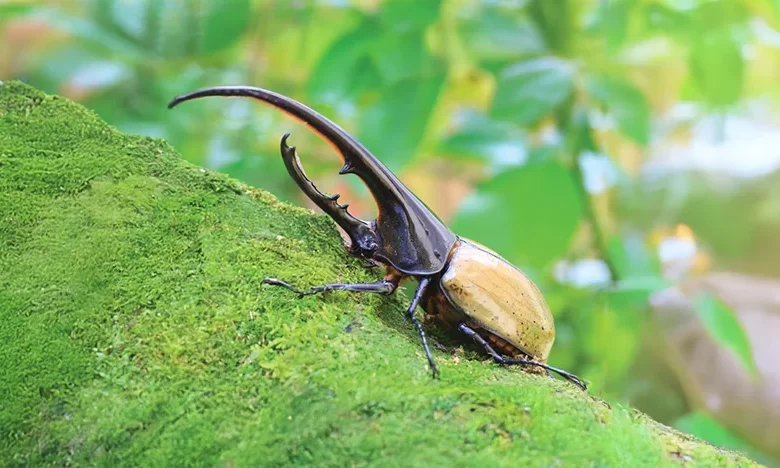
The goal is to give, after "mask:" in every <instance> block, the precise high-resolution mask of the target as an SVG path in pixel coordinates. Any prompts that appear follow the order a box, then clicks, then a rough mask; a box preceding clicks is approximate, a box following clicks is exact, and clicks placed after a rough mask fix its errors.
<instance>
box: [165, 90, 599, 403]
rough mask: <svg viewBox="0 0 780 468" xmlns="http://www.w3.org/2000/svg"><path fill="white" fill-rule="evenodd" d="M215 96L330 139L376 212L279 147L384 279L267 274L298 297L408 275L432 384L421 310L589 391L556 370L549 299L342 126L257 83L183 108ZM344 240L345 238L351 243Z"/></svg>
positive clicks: (376, 287)
mask: <svg viewBox="0 0 780 468" xmlns="http://www.w3.org/2000/svg"><path fill="white" fill-rule="evenodd" d="M207 96H223V97H231V96H240V97H250V98H254V99H257V100H259V101H261V102H264V103H266V104H270V105H271V106H273V107H275V108H277V109H279V110H282V111H284V112H286V113H287V114H289V115H291V116H293V117H294V118H296V119H297V120H299V121H302V122H304V123H306V124H307V125H308V126H309V127H310V128H311V129H313V130H314V131H315V132H316V133H318V134H319V136H320V137H322V138H323V139H324V140H325V141H327V142H328V143H329V144H330V145H331V146H332V147H333V148H334V149H335V150H336V151H337V152H338V153H340V155H341V157H342V158H343V160H344V166H343V167H342V168H341V170H340V171H339V174H342V175H343V174H355V175H357V176H358V177H359V178H360V179H361V180H362V181H363V182H364V183H365V184H366V186H367V187H368V189H369V191H370V192H371V195H372V196H373V198H374V200H375V202H376V205H377V208H378V215H377V217H376V219H375V220H373V221H371V222H368V221H364V220H362V219H358V218H356V217H354V216H352V215H351V214H350V213H349V212H348V211H347V207H348V205H342V204H339V203H338V201H337V200H338V199H339V195H338V194H336V195H331V196H329V195H325V194H324V193H322V192H321V191H320V190H319V189H317V187H316V186H315V185H314V183H313V182H312V181H311V180H310V179H309V178H308V177H307V176H306V174H305V173H304V170H303V167H302V166H301V163H300V160H299V158H298V154H297V151H296V147H295V146H289V145H288V144H287V141H288V138H289V137H290V134H289V133H287V134H285V135H284V136H283V137H282V139H281V142H280V150H281V154H282V160H283V161H284V165H285V167H286V168H287V172H288V173H289V174H290V177H292V179H293V180H294V181H295V183H296V184H297V185H298V187H299V188H300V189H301V191H303V193H304V194H305V195H306V196H307V197H308V198H309V199H310V200H311V201H312V202H314V204H315V205H317V206H318V207H319V208H320V209H322V211H324V212H325V213H326V214H327V215H328V216H330V217H331V218H332V219H333V220H334V221H335V222H336V224H337V225H338V226H340V227H341V228H342V229H343V230H344V232H345V233H346V235H347V236H348V237H349V241H348V242H347V249H348V251H349V252H350V253H351V254H352V255H355V256H357V257H359V258H362V259H364V260H367V261H368V265H375V266H382V267H384V269H385V275H384V278H383V279H382V281H378V282H375V283H359V284H350V283H331V284H325V285H322V286H317V287H312V288H311V289H309V290H299V289H297V288H295V287H294V286H292V285H290V284H288V283H287V282H285V281H282V280H279V279H276V278H266V279H265V280H264V281H263V283H264V284H268V285H273V286H280V287H283V288H286V289H289V290H290V291H293V292H295V293H296V294H297V295H298V296H299V297H303V296H306V295H313V294H319V293H324V292H326V291H332V290H341V291H351V292H360V293H378V294H391V293H393V292H394V291H395V290H396V289H397V288H398V286H399V284H400V283H401V281H402V280H403V279H405V278H408V277H413V278H416V279H417V281H418V283H417V288H416V290H415V293H414V296H413V298H412V301H411V304H410V305H409V307H408V308H407V310H406V318H407V319H408V320H409V321H411V322H412V324H413V325H414V326H415V327H416V328H417V332H418V334H419V335H420V338H421V340H422V344H423V348H424V349H425V354H426V357H427V359H428V364H429V365H430V369H431V372H432V375H433V377H434V378H436V377H438V374H439V371H438V368H437V367H436V363H435V362H434V359H433V355H432V354H431V350H430V347H429V346H428V339H427V338H426V335H425V331H424V329H423V327H422V324H421V323H420V321H419V320H418V319H417V317H416V316H415V310H416V309H417V307H418V306H421V307H422V309H423V310H424V311H425V313H426V317H427V318H429V319H431V321H433V322H435V323H438V324H440V325H444V326H446V327H449V328H451V329H454V330H457V331H459V332H460V333H463V334H464V335H466V336H468V337H470V338H471V339H473V340H474V341H475V342H476V343H477V344H479V345H480V346H482V348H484V350H485V351H486V352H487V354H488V355H490V357H491V358H492V359H493V360H494V361H495V362H496V363H498V364H501V365H528V366H535V367H537V368H541V369H545V370H546V371H547V372H548V373H549V372H550V371H552V372H555V373H557V374H559V375H560V376H562V377H564V378H566V379H568V380H569V381H571V382H572V383H573V384H575V385H576V386H578V387H580V388H581V389H583V390H586V389H587V386H586V385H585V383H584V382H583V381H582V380H581V379H580V378H579V377H577V376H576V375H574V374H571V373H569V372H566V371H564V370H562V369H557V368H555V367H552V366H549V365H548V364H547V359H548V357H549V354H550V349H551V348H552V345H553V342H554V340H555V324H554V322H553V317H552V314H551V313H550V309H549V307H548V305H547V303H546V301H545V299H544V296H543V295H542V293H541V292H540V290H539V289H538V288H537V287H536V285H535V284H534V283H533V282H532V281H531V280H530V279H529V278H528V277H527V276H526V275H525V274H524V273H523V272H521V271H520V270H519V269H518V268H516V267H515V266H514V265H512V264H511V263H509V262H508V261H507V260H505V259H503V258H502V257H501V256H500V255H498V254H497V253H496V252H494V251H492V250H490V249H488V248H487V247H485V246H482V245H480V244H478V243H476V242H474V241H471V240H468V239H466V238H463V237H461V236H458V235H456V234H455V233H453V232H452V231H451V230H450V229H449V228H448V227H447V226H446V225H445V224H444V223H443V222H442V221H441V219H440V218H439V217H438V216H437V215H436V214H434V213H433V211H432V210H431V209H429V208H428V207H427V206H426V205H425V204H424V203H423V202H422V201H420V199H418V198H417V197H416V196H415V195H414V194H413V193H412V192H411V191H410V190H409V189H408V188H407V187H406V186H405V185H404V184H403V183H402V182H401V181H400V180H399V179H398V178H397V177H396V176H395V175H394V174H393V173H392V172H390V170H389V169H388V168H387V167H385V165H384V164H382V163H381V162H380V161H379V159H377V158H376V157H375V156H374V155H373V154H372V153H371V152H370V151H369V150H368V149H366V148H365V147H364V146H363V145H362V144H361V143H360V142H358V141H357V140H356V139H355V138H354V137H352V136H351V135H350V134H349V133H347V132H346V131H345V130H344V129H342V128H341V127H339V126H338V125H337V124H335V123H334V122H332V121H331V120H329V119H328V118H326V117H324V116H323V115H321V114H319V113H318V112H316V111H314V110H313V109H311V108H309V107H307V106H306V105H304V104H302V103H300V102H298V101H296V100H294V99H292V98H289V97H287V96H284V95H282V94H279V93H275V92H273V91H269V90H266V89H262V88H256V87H250V86H216V87H210V88H204V89H200V90H197V91H193V92H191V93H188V94H183V95H181V96H177V97H175V98H174V99H173V100H172V101H171V102H170V103H169V104H168V108H169V109H171V108H173V107H175V106H177V105H179V104H181V103H182V102H185V101H189V100H192V99H198V98H202V97H207ZM345 242H346V239H345Z"/></svg>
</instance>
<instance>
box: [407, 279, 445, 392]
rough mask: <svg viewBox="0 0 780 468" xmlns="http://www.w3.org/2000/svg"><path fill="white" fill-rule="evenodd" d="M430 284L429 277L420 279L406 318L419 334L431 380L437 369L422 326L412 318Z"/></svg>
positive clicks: (435, 375)
mask: <svg viewBox="0 0 780 468" xmlns="http://www.w3.org/2000/svg"><path fill="white" fill-rule="evenodd" d="M430 283H431V278H430V277H427V276H425V277H423V278H420V282H419V283H418V284H417V290H416V291H415V292H414V298H412V303H411V304H409V308H408V309H407V310H406V318H407V319H409V320H411V322H412V323H413V324H414V326H415V327H416V328H417V333H419V335H420V338H421V339H422V344H423V348H424V349H425V356H426V357H427V358H428V365H430V366H431V372H432V373H433V378H434V379H435V378H437V377H438V376H439V369H438V368H437V367H436V363H435V362H433V354H431V348H430V347H428V338H426V337H425V330H423V327H422V324H421V323H420V321H419V320H418V319H417V317H415V316H414V311H415V309H417V305H418V304H419V303H420V300H421V299H422V297H423V295H424V294H425V290H426V289H428V285H429V284H430Z"/></svg>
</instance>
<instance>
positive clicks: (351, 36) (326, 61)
mask: <svg viewBox="0 0 780 468" xmlns="http://www.w3.org/2000/svg"><path fill="white" fill-rule="evenodd" d="M376 38H377V36H376V27H375V25H373V24H372V23H370V22H364V23H361V24H360V25H359V26H357V27H356V28H354V29H352V30H351V31H349V32H347V33H346V34H344V35H343V36H342V37H340V38H339V39H337V40H335V41H334V42H333V44H331V46H330V48H329V49H328V50H327V51H326V52H325V53H324V54H323V55H322V57H321V58H320V60H319V62H318V63H317V65H316V66H315V67H314V69H313V70H312V73H311V76H310V78H309V81H308V83H307V85H306V87H307V92H308V94H309V96H311V97H313V98H316V99H319V100H322V101H325V102H328V103H334V102H338V101H339V100H341V99H344V98H346V97H353V96H354V92H355V82H356V81H357V80H359V79H360V78H361V76H362V75H364V74H365V73H366V68H365V65H366V64H367V63H369V61H370V59H369V49H370V48H371V47H372V46H373V45H374V42H375V41H376Z"/></svg>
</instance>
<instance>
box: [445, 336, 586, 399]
mask: <svg viewBox="0 0 780 468" xmlns="http://www.w3.org/2000/svg"><path fill="white" fill-rule="evenodd" d="M458 330H460V331H461V332H462V333H464V334H466V335H468V336H470V337H471V338H473V339H474V341H476V342H477V343H479V344H480V345H482V347H483V348H485V351H486V352H487V353H488V354H490V357H492V358H493V360H494V361H496V362H497V363H498V364H502V365H529V366H537V367H541V368H542V369H546V370H548V371H552V372H555V373H556V374H558V375H560V376H561V377H563V378H565V379H566V380H568V381H570V382H571V383H573V384H574V385H576V386H578V387H580V388H581V389H583V390H587V389H588V387H587V385H585V382H583V381H582V380H581V379H580V378H579V377H577V376H576V375H574V374H572V373H570V372H566V371H565V370H563V369H558V368H556V367H552V366H548V365H547V364H544V363H541V362H538V361H534V360H533V359H508V358H505V357H504V356H501V355H500V354H498V353H497V352H496V351H495V350H494V349H493V347H492V346H490V343H488V342H487V341H486V340H485V339H484V338H482V337H481V336H479V333H477V332H476V331H474V330H473V329H471V328H469V327H468V326H467V325H466V324H465V323H461V324H459V325H458Z"/></svg>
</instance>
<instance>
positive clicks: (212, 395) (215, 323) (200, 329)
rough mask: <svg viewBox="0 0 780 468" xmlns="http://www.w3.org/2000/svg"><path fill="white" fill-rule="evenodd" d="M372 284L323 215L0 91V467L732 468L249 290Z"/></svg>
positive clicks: (565, 402) (31, 93) (451, 359)
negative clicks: (270, 280) (434, 363)
mask: <svg viewBox="0 0 780 468" xmlns="http://www.w3.org/2000/svg"><path fill="white" fill-rule="evenodd" d="M161 105H162V104H161ZM378 274H379V273H378V272H371V271H367V270H365V269H363V268H361V264H360V262H359V261H357V260H356V259H353V258H351V257H350V256H348V255H347V253H346V252H345V249H344V248H343V246H342V241H341V238H340V237H339V236H338V234H337V232H336V230H335V227H334V225H333V223H332V222H331V221H330V220H329V219H327V218H325V217H324V216H323V215H316V216H315V215H312V214H311V213H310V212H309V211H308V210H304V209H301V208H296V207H292V206H290V205H286V204H282V203H280V202H278V201H277V200H276V199H275V198H274V197H272V196H271V195H268V194H266V193H264V192H261V191H258V190H255V189H251V188H249V187H246V186H243V185H241V184H239V183H237V182H236V181H234V180H231V179H229V178H227V177H224V176H222V175H219V174H214V173H212V172H209V171H205V170H203V169H200V168H197V167H193V166H192V165H190V164H188V163H186V162H184V161H183V160H182V159H181V158H180V156H179V155H177V154H176V152H175V151H174V150H173V149H172V148H170V147H169V146H168V145H167V144H165V143H164V142H162V141H159V140H153V139H148V138H140V137H134V136H127V135H123V134H120V133H119V132H117V131H115V130H114V129H112V128H111V127H109V126H107V125H106V124H104V123H102V122H101V121H100V120H99V119H98V118H97V117H96V116H95V115H94V114H93V113H91V112H90V111H88V110H85V109H84V108H82V107H81V106H79V105H76V104H73V103H71V102H69V101H67V100H65V99H62V98H59V97H55V96H48V95H45V94H43V93H41V92H38V91H36V90H34V89H32V88H30V87H28V86H26V85H23V84H20V83H16V82H11V83H6V84H4V85H0V363H2V370H3V374H2V379H0V401H2V405H0V434H2V437H0V465H3V466H8V465H31V464H34V465H40V464H51V465H58V466H59V465H64V464H73V465H92V464H96V465H101V466H120V465H122V466H128V465H129V466H138V465H144V466H146V465H166V466H167V465H208V466H212V465H215V464H219V465H222V464H229V465H231V466H259V465H265V466H278V465H280V464H285V465H289V464H295V465H308V464H317V465H320V466H343V465H346V464H349V465H357V466H364V465H378V466H432V465H439V466H458V465H461V466H462V465H477V464H480V465H482V464H484V465H493V466H527V465H530V466H550V465H555V464H565V465H573V466H574V465H576V466H580V465H584V466H664V465H676V464H679V463H681V462H683V461H684V460H686V459H690V460H693V461H695V462H697V464H700V465H723V464H733V465H738V464H739V465H744V464H747V463H748V461H747V460H746V459H745V458H743V457H742V456H741V455H739V454H736V453H732V452H727V451H723V450H718V449H716V448H713V447H711V446H709V445H706V444H704V443H702V442H699V441H696V440H693V439H692V438H689V437H687V436H684V435H682V434H679V433H677V432H675V431H671V430H670V429H668V428H665V427H663V426H661V425H659V424H655V423H653V422H652V421H651V420H649V419H648V418H646V417H644V416H642V415H640V414H638V413H635V412H633V411H632V410H630V409H626V408H623V407H620V406H617V405H613V406H612V407H611V408H610V407H609V406H608V405H606V404H605V403H603V402H601V401H600V400H598V399H596V398H593V397H591V396H588V395H587V394H585V393H582V392H580V391H579V390H577V389H575V388H574V387H572V386H571V385H569V384H568V383H565V382H562V381H556V380H553V379H549V378H546V377H539V376H535V375H530V374H526V373H524V372H522V371H521V370H518V369H502V368H498V367H496V366H494V365H492V364H490V363H489V362H484V361H482V360H479V359H476V358H475V356H477V355H476V354H473V353H471V352H470V351H469V352H464V351H463V350H462V349H460V348H458V349H455V350H451V351H450V352H442V351H437V352H436V358H437V359H438V362H439V363H440V366H441V370H442V379H441V380H440V381H433V380H432V379H431V378H430V377H429V375H428V373H427V369H426V366H425V360H424V359H423V357H422V353H421V349H420V345H419V343H418V339H417V337H416V335H415V333H414V332H413V330H411V328H410V327H409V326H408V325H407V324H406V323H405V322H404V320H403V317H402V314H401V311H402V309H403V307H404V303H403V302H402V298H401V297H400V296H398V295H396V296H392V297H377V296H373V295H363V296H360V295H349V294H344V293H332V294H329V295H327V296H322V297H309V298H306V299H302V300H298V299H297V298H296V297H295V296H294V295H292V294H289V293H288V292H287V291H284V290H280V289H277V288H270V287H261V286H260V281H261V280H262V278H264V277H265V276H277V277H280V278H285V279H287V280H290V281H292V282H295V283H297V284H299V285H302V286H308V285H314V284H320V283H325V282H329V281H334V280H341V281H370V280H373V279H375V278H376V276H377V275H378ZM438 336H439V338H440V339H442V340H445V341H446V339H447V338H446V337H445V336H443V335H441V334H439V335H438Z"/></svg>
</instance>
